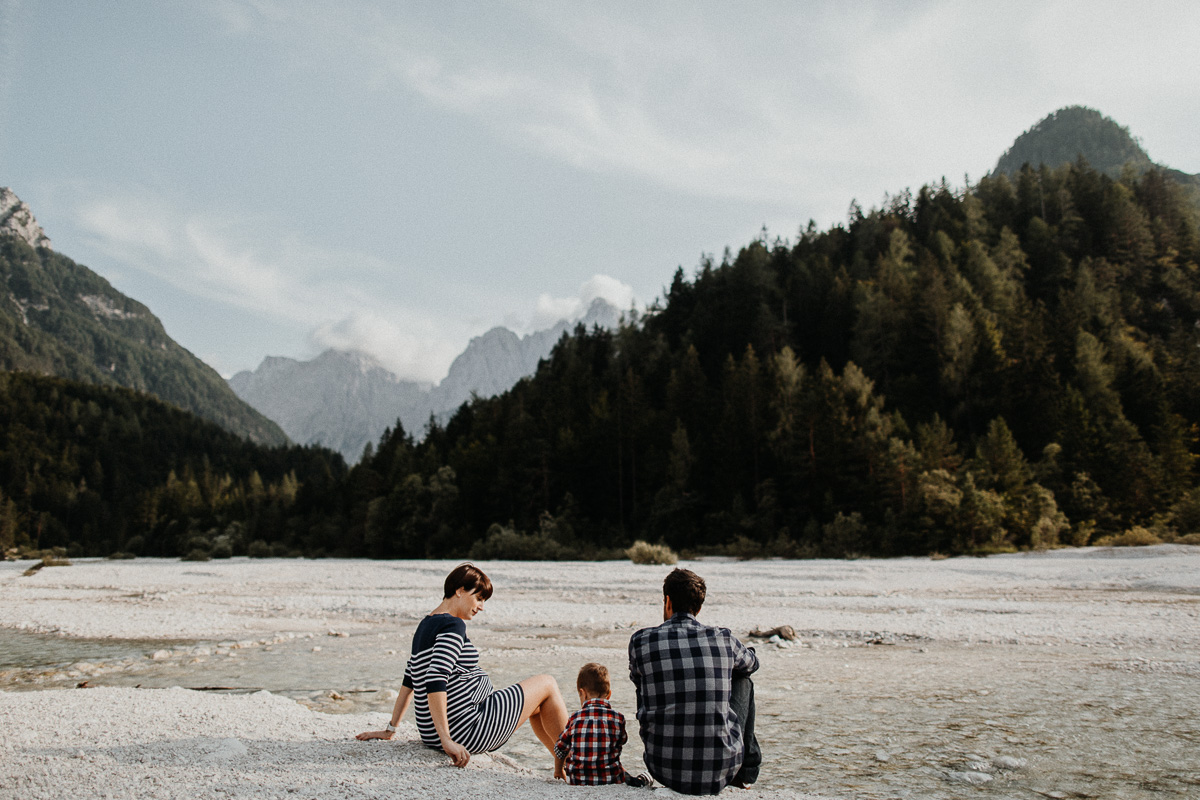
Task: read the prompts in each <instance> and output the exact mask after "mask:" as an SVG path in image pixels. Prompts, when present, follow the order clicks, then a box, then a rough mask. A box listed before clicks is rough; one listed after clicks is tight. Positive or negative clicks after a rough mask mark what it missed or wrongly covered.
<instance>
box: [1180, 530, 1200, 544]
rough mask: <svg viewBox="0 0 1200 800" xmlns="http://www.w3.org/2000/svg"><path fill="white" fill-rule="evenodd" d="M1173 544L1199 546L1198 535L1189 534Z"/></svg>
mask: <svg viewBox="0 0 1200 800" xmlns="http://www.w3.org/2000/svg"><path fill="white" fill-rule="evenodd" d="M1175 544H1200V533H1189V534H1187V535H1186V536H1180V537H1179V538H1178V539H1176V540H1175Z"/></svg>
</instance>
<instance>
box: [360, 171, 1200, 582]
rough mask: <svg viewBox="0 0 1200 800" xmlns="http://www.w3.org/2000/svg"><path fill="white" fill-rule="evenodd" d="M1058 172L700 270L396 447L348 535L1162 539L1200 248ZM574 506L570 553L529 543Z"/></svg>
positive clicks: (960, 542) (854, 221)
mask: <svg viewBox="0 0 1200 800" xmlns="http://www.w3.org/2000/svg"><path fill="white" fill-rule="evenodd" d="M1070 161H1071V163H1068V164H1067V165H1066V166H1062V167H1059V168H1056V169H1050V168H1047V167H1042V168H1040V169H1038V170H1034V169H1032V168H1026V169H1023V170H1019V171H1018V172H1017V173H1015V174H1014V180H1010V179H1009V178H1008V177H1006V176H1003V175H998V176H996V177H989V178H985V179H983V180H982V181H980V183H979V184H978V185H977V186H973V187H966V188H964V189H962V190H958V191H955V190H952V189H951V188H950V187H949V186H947V185H946V184H945V183H942V184H940V185H938V186H932V187H923V188H922V189H921V190H920V191H919V192H917V193H916V195H915V196H914V195H913V194H911V193H907V192H906V193H905V194H903V195H901V196H899V197H897V198H892V199H890V200H889V202H888V204H887V205H886V207H885V208H883V209H881V210H872V211H870V212H863V211H862V209H861V208H857V210H856V211H855V213H854V214H853V215H852V217H851V219H850V221H849V224H848V225H847V226H835V227H834V228H832V229H830V230H828V231H825V232H819V231H817V230H816V229H815V226H812V225H810V226H809V227H808V228H807V229H806V230H804V231H802V233H801V235H800V237H799V239H798V240H797V241H796V242H795V243H794V244H789V243H787V242H784V241H782V240H780V239H776V240H775V241H774V242H771V243H768V240H767V239H766V237H763V238H760V239H759V240H756V241H754V242H752V243H750V244H749V245H747V246H746V247H745V248H743V249H742V250H741V251H740V252H738V253H737V254H733V253H726V255H725V257H724V258H723V259H722V261H721V263H720V264H717V263H715V262H714V261H713V260H712V259H711V258H708V257H705V258H702V260H701V263H700V265H699V267H698V268H697V270H696V272H695V273H694V275H693V276H691V277H689V276H687V275H685V274H684V273H683V271H682V270H680V271H678V272H676V274H675V276H674V278H673V279H672V281H671V284H670V286H669V288H668V289H667V291H666V293H665V296H664V298H663V300H662V302H660V303H659V304H657V305H656V306H654V307H652V308H651V309H650V310H649V311H648V312H647V314H646V316H645V318H644V319H642V320H640V321H638V322H637V323H636V324H630V325H626V326H625V327H623V328H621V329H620V330H618V331H615V332H614V331H603V330H592V331H587V330H583V329H582V328H580V329H577V330H576V331H574V333H573V334H572V335H569V336H565V337H564V338H563V339H562V340H561V341H560V342H559V344H558V345H557V347H556V348H555V350H554V352H553V353H552V354H551V356H550V358H548V359H547V360H545V361H544V362H543V363H542V364H541V365H540V367H539V370H538V372H537V374H536V375H534V376H533V377H531V378H529V379H527V380H524V381H522V382H520V383H519V384H517V385H516V386H515V387H514V388H513V389H512V390H511V391H509V392H507V393H505V394H503V395H500V396H497V397H493V398H486V399H478V400H476V401H474V402H472V403H470V404H467V405H464V406H463V407H462V408H461V409H459V411H458V412H457V413H456V414H455V415H454V416H453V417H452V418H451V419H450V420H449V421H448V422H447V423H446V424H445V426H444V427H443V426H441V425H438V424H433V425H431V427H430V428H429V431H428V433H427V436H426V438H425V439H424V440H423V441H421V442H416V441H414V440H413V439H412V438H411V437H409V436H408V435H407V434H405V433H404V432H403V431H396V432H392V433H390V434H389V435H388V436H385V437H384V439H383V440H381V442H380V444H379V447H378V448H376V449H374V450H373V452H372V453H371V454H370V457H369V458H366V459H364V462H363V463H362V464H360V465H359V467H356V468H355V470H354V471H352V472H351V475H350V478H349V481H348V486H347V492H346V498H347V499H346V503H347V508H348V509H349V513H350V516H351V519H352V520H353V521H354V522H353V524H354V525H357V526H359V528H357V529H358V530H361V536H362V538H363V541H364V543H365V545H366V546H367V547H368V551H369V552H371V553H373V554H377V555H380V556H395V555H417V556H420V555H434V554H437V553H441V554H451V553H453V554H455V555H462V554H466V553H477V554H480V555H482V554H485V553H489V552H514V553H526V552H527V553H536V552H540V551H543V550H545V549H546V548H547V547H549V546H550V545H549V543H548V542H549V541H550V540H552V541H553V542H557V543H558V544H560V545H562V546H564V547H567V548H568V549H570V550H572V551H574V552H576V553H585V552H588V551H589V550H598V549H602V548H606V547H612V546H613V545H614V544H616V543H618V542H628V541H630V540H631V539H640V540H643V541H655V540H657V541H661V542H662V543H663V544H664V545H666V546H668V547H670V548H673V549H676V550H686V551H688V552H696V553H723V554H733V555H736V556H738V557H743V558H745V557H764V556H771V555H778V554H785V555H789V556H792V557H797V556H815V555H835V556H846V555H896V554H904V553H910V554H915V553H928V552H930V551H937V552H946V553H990V552H1007V551H1013V550H1021V549H1045V548H1052V547H1058V546H1061V545H1063V544H1081V543H1086V542H1087V541H1089V540H1090V539H1091V538H1093V537H1094V536H1104V535H1108V534H1112V533H1115V532H1119V531H1123V530H1126V529H1128V528H1130V527H1131V526H1134V525H1146V524H1150V521H1151V519H1153V518H1156V515H1157V516H1161V515H1163V514H1165V513H1167V512H1168V511H1169V510H1170V509H1171V508H1172V507H1173V506H1174V505H1176V504H1178V503H1180V502H1182V498H1184V497H1185V496H1186V495H1187V493H1188V492H1189V491H1192V489H1193V487H1195V485H1196V475H1195V473H1194V461H1195V457H1196V454H1197V452H1196V451H1197V449H1198V448H1197V438H1198V436H1197V434H1196V431H1197V430H1200V400H1197V399H1196V398H1197V397H1200V355H1197V350H1198V348H1197V345H1198V344H1200V335H1198V334H1197V333H1196V331H1197V329H1198V328H1197V323H1198V322H1200V301H1198V300H1197V298H1198V297H1200V266H1198V262H1200V236H1198V235H1197V230H1196V226H1195V222H1194V216H1193V214H1192V212H1191V210H1190V208H1189V207H1188V201H1187V199H1186V197H1185V196H1184V195H1183V194H1182V193H1180V192H1178V191H1176V190H1175V189H1173V188H1172V186H1173V185H1174V184H1173V183H1172V180H1171V179H1170V178H1168V177H1164V175H1163V173H1161V172H1158V171H1156V170H1150V171H1147V172H1145V173H1144V174H1142V175H1140V176H1139V175H1137V174H1135V173H1129V174H1125V175H1123V176H1122V177H1121V178H1120V180H1113V179H1112V178H1109V177H1107V176H1105V175H1102V174H1100V173H1098V172H1096V171H1094V170H1092V169H1090V168H1088V167H1087V166H1086V165H1083V164H1080V163H1076V162H1075V160H1074V158H1072V159H1070ZM447 470H449V471H447ZM435 487H436V492H435V491H434V489H435ZM434 494H436V495H437V498H438V499H437V500H436V501H435V499H434V496H433V495H434ZM567 498H570V501H569V506H570V513H569V517H570V529H571V532H572V533H571V536H570V537H569V539H562V538H559V537H550V540H547V539H545V538H544V537H542V535H541V534H540V533H521V532H522V531H540V524H541V523H540V519H541V517H542V515H543V514H545V513H547V512H548V511H551V510H555V509H561V508H563V507H565V505H566V504H567ZM553 513H555V514H557V513H558V511H554V512H553ZM1191 516H1197V515H1195V514H1193V513H1192V510H1191V509H1190V506H1188V504H1187V503H1184V504H1183V505H1180V506H1179V510H1178V513H1176V514H1175V517H1172V519H1175V518H1178V520H1184V519H1187V520H1190V519H1191ZM1198 518H1200V517H1198ZM501 520H507V521H509V522H508V524H507V525H506V526H503V527H500V528H493V527H492V526H493V525H494V524H495V523H497V522H499V521H501ZM1164 524H1166V523H1164ZM1172 524H1176V525H1178V524H1179V523H1178V522H1175V523H1172ZM1186 524H1191V523H1190V522H1188V523H1186ZM356 535H359V534H353V533H352V535H351V537H350V538H351V539H352V540H353V539H354V538H355V536H356ZM539 542H540V543H542V544H539ZM501 545H503V547H501ZM473 548H475V549H473ZM492 548H499V549H496V550H493V549H492Z"/></svg>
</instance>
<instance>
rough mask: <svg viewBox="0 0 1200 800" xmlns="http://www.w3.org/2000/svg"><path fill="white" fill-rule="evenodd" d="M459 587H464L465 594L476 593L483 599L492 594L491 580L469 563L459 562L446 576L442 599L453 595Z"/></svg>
mask: <svg viewBox="0 0 1200 800" xmlns="http://www.w3.org/2000/svg"><path fill="white" fill-rule="evenodd" d="M459 589H466V590H467V594H477V595H479V597H480V598H481V599H483V600H487V599H488V598H489V597H491V596H492V582H491V580H490V579H489V578H488V576H487V575H484V574H483V570H481V569H480V568H479V567H477V566H475V565H474V564H471V563H469V562H468V563H466V564H459V565H458V566H457V567H455V568H454V570H453V571H452V572H451V573H450V574H449V575H447V576H446V586H445V594H443V595H442V597H443V598H444V599H447V600H448V599H450V598H451V597H454V593H455V592H457V591H458V590H459Z"/></svg>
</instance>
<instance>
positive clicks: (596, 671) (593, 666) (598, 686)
mask: <svg viewBox="0 0 1200 800" xmlns="http://www.w3.org/2000/svg"><path fill="white" fill-rule="evenodd" d="M575 687H576V688H577V689H583V690H584V691H585V692H587V693H588V696H589V697H604V696H605V695H606V694H608V693H609V692H611V691H612V683H610V682H609V680H608V667H606V666H604V665H603V664H597V663H595V662H592V663H590V664H584V665H583V666H582V667H580V668H579V677H578V678H577V679H576V680H575Z"/></svg>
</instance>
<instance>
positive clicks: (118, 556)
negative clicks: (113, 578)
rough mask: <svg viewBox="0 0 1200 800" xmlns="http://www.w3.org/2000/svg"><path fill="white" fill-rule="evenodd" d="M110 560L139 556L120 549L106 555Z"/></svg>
mask: <svg viewBox="0 0 1200 800" xmlns="http://www.w3.org/2000/svg"><path fill="white" fill-rule="evenodd" d="M105 558H106V559H108V560H109V561H128V560H129V559H133V558H137V556H135V555H134V554H133V553H125V552H122V551H120V550H118V551H117V552H115V553H109V554H108V555H107V556H105Z"/></svg>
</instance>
